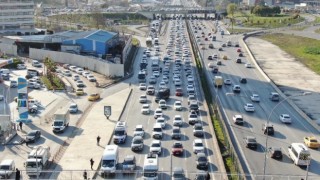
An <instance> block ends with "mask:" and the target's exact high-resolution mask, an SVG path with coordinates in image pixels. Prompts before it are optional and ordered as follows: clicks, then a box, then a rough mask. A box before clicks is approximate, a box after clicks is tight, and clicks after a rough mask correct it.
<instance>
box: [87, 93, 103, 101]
mask: <svg viewBox="0 0 320 180" xmlns="http://www.w3.org/2000/svg"><path fill="white" fill-rule="evenodd" d="M98 99H100V94H98V93H95V94H90V95H89V96H88V100H89V101H96V100H98Z"/></svg>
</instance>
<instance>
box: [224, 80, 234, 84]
mask: <svg viewBox="0 0 320 180" xmlns="http://www.w3.org/2000/svg"><path fill="white" fill-rule="evenodd" d="M224 84H225V85H231V84H232V82H231V79H225V80H224Z"/></svg>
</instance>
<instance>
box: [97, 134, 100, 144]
mask: <svg viewBox="0 0 320 180" xmlns="http://www.w3.org/2000/svg"><path fill="white" fill-rule="evenodd" d="M100 139H101V138H100V136H98V137H97V145H98V146H100Z"/></svg>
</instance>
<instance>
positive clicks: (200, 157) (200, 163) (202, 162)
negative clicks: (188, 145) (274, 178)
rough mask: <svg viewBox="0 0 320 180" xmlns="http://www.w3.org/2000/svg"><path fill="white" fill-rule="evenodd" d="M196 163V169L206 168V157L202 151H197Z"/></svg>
mask: <svg viewBox="0 0 320 180" xmlns="http://www.w3.org/2000/svg"><path fill="white" fill-rule="evenodd" d="M196 163H197V168H198V169H208V165H209V164H208V158H207V156H206V155H205V154H204V153H197V160H196Z"/></svg>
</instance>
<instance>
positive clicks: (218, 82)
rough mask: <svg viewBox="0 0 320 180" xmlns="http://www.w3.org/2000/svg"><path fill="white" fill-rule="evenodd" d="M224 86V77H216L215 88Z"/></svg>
mask: <svg viewBox="0 0 320 180" xmlns="http://www.w3.org/2000/svg"><path fill="white" fill-rule="evenodd" d="M222 85H223V78H222V76H214V86H215V87H218V88H219V87H222Z"/></svg>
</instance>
